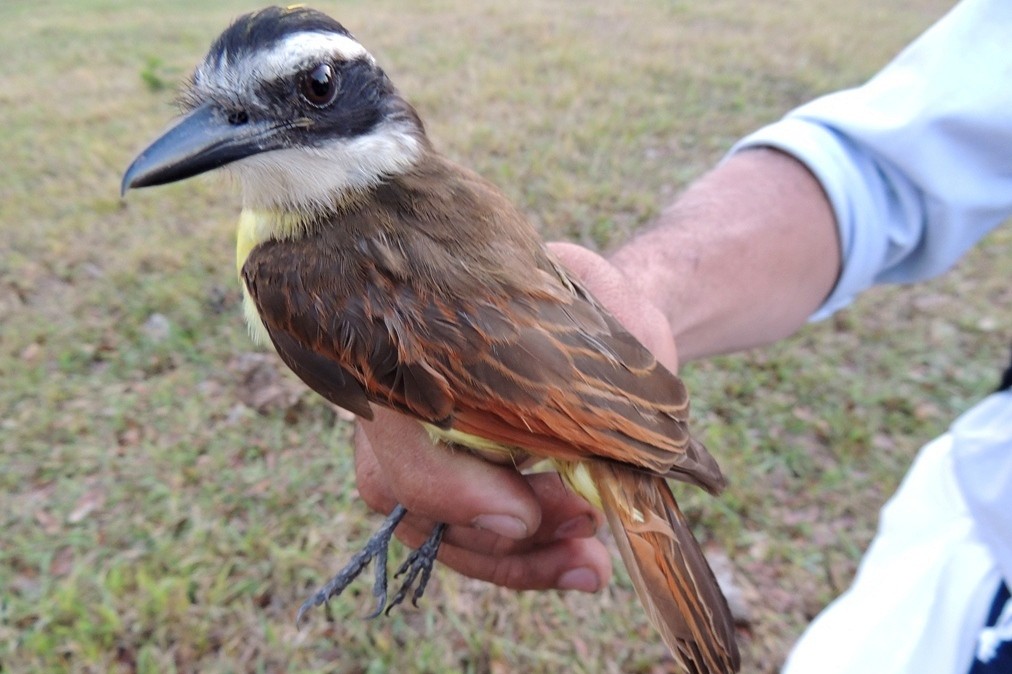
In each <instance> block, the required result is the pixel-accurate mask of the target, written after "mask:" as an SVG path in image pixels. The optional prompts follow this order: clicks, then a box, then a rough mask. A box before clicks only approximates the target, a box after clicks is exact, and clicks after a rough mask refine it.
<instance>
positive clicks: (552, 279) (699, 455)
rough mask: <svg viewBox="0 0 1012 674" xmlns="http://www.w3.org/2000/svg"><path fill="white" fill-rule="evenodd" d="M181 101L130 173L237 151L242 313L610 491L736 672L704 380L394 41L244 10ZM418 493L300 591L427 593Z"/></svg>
mask: <svg viewBox="0 0 1012 674" xmlns="http://www.w3.org/2000/svg"><path fill="white" fill-rule="evenodd" d="M180 99H181V107H182V108H183V111H182V112H183V114H182V116H181V117H180V118H179V119H178V120H177V121H175V122H174V123H173V124H172V125H171V126H170V127H169V128H168V130H167V131H165V132H164V133H163V134H162V135H161V136H160V137H158V138H157V139H156V140H155V141H154V142H152V143H151V144H150V145H149V146H148V147H147V148H146V149H145V150H143V151H142V152H141V153H140V154H139V155H138V156H137V157H136V158H135V159H134V161H133V162H132V163H131V164H130V166H129V168H128V169H127V170H126V172H125V174H124V176H123V181H122V185H121V194H122V195H125V194H126V192H127V191H128V190H130V189H135V188H141V187H148V186H154V185H161V184H165V183H171V182H175V181H179V180H183V179H185V178H189V177H192V176H196V175H198V174H203V173H206V172H209V171H214V170H217V169H222V170H223V171H224V172H225V173H227V174H229V175H231V177H232V178H233V179H234V182H235V183H236V184H237V186H238V188H239V191H240V192H241V198H242V211H241V214H240V217H239V225H238V232H237V241H236V264H237V275H238V279H239V283H240V286H241V289H242V305H243V313H244V317H245V320H246V322H247V323H248V326H249V330H250V333H251V336H252V338H253V339H254V340H255V341H257V342H259V343H262V344H267V345H272V346H273V348H274V350H275V351H276V352H277V354H278V355H279V356H280V358H281V360H282V361H283V362H284V363H285V364H286V365H287V366H288V367H289V368H290V369H291V370H292V371H294V372H295V374H296V375H298V377H299V378H301V379H302V381H303V382H304V383H305V384H307V385H308V386H309V387H310V388H311V389H313V390H314V391H316V392H317V393H318V394H320V395H321V396H323V397H324V398H326V399H327V400H329V401H330V402H332V403H334V404H336V405H338V406H340V407H342V408H344V409H346V410H348V411H350V412H352V413H354V414H355V415H357V416H359V417H361V418H364V419H371V418H372V417H373V410H374V408H375V407H377V406H378V407H382V408H389V409H392V410H395V411H397V412H400V413H402V414H404V415H406V416H408V417H411V418H413V419H415V420H417V421H418V422H420V423H421V424H423V425H424V427H425V428H426V429H427V430H428V431H429V434H430V436H431V437H432V438H433V440H434V441H435V442H437V443H443V444H446V445H448V446H451V447H454V448H465V449H471V450H474V451H476V452H480V453H481V455H483V456H488V455H490V454H493V455H500V456H502V457H507V458H508V459H511V460H515V461H519V460H521V459H520V457H535V458H537V459H539V460H547V461H549V462H550V463H551V464H552V465H553V467H554V468H555V469H556V470H557V471H558V472H559V474H560V475H561V477H562V479H563V480H564V481H565V483H566V484H567V485H568V486H569V488H571V489H573V490H574V491H575V492H576V493H578V494H580V495H581V496H582V497H583V498H585V499H587V500H588V501H589V502H590V503H591V504H593V505H594V506H596V507H598V508H600V509H602V510H603V511H604V513H605V517H606V519H607V521H608V523H609V526H610V528H611V530H612V531H613V533H614V537H615V540H616V543H617V547H618V549H619V553H620V555H621V557H622V559H623V562H624V564H625V566H626V568H627V570H628V573H629V576H630V578H631V580H632V583H633V585H634V587H635V590H636V593H637V595H638V597H639V599H640V601H641V603H642V604H643V606H644V607H645V610H646V613H647V615H648V617H649V619H650V621H651V622H652V623H653V625H654V626H655V627H656V629H657V630H658V631H659V633H660V635H661V637H662V639H663V641H664V642H665V644H666V645H667V646H668V648H669V649H670V650H671V652H672V654H673V656H674V657H675V658H676V659H677V660H678V662H680V663H681V665H682V667H683V668H684V669H685V671H687V672H707V673H714V672H717V673H724V672H735V671H738V669H739V667H740V655H739V651H738V646H737V643H736V641H735V632H734V623H733V620H732V617H731V613H730V611H729V609H728V605H727V602H726V600H725V598H724V596H723V594H722V593H721V590H720V587H719V586H718V584H717V582H716V580H715V578H714V575H713V572H712V571H711V569H710V567H709V565H708V563H707V561H706V558H705V556H704V555H703V552H702V550H701V549H700V546H699V544H698V542H697V541H696V540H695V538H694V536H693V534H692V531H691V529H690V525H689V522H688V521H687V519H686V517H685V516H684V515H683V513H682V512H681V510H680V509H679V507H678V504H677V503H676V501H675V498H674V496H673V494H672V492H671V489H670V487H669V485H668V483H667V479H668V478H673V479H676V480H680V481H683V482H687V483H690V484H693V485H696V486H698V487H701V488H703V489H704V490H706V491H708V492H710V493H712V494H718V493H719V492H720V491H721V490H722V489H723V488H724V486H725V483H726V480H725V478H724V476H723V474H722V473H721V471H720V468H719V466H718V465H717V462H716V461H715V459H714V458H713V457H712V456H711V455H710V454H709V452H708V451H707V450H706V448H705V447H704V446H703V445H702V444H701V443H700V442H699V441H698V440H697V439H696V438H695V437H693V435H692V434H691V433H690V431H689V428H688V416H689V400H688V393H687V391H686V387H685V386H684V384H683V383H682V381H681V380H680V379H679V378H678V377H677V376H676V375H675V374H673V373H672V372H670V371H669V370H667V369H665V368H664V366H662V365H661V364H660V363H658V362H657V360H656V358H655V357H654V356H653V355H652V354H651V353H650V351H648V350H647V349H646V348H645V347H644V346H642V345H641V344H640V343H639V342H638V341H637V340H636V339H635V338H634V337H632V335H630V334H629V332H628V331H626V330H625V329H624V328H623V327H622V325H620V324H619V323H618V321H617V320H616V319H615V318H614V317H613V316H612V315H611V314H610V313H609V312H608V311H607V310H606V309H605V308H603V307H602V305H601V304H600V303H599V302H598V301H597V300H596V299H595V298H594V297H593V295H592V294H591V293H590V292H589V291H588V290H587V289H586V288H585V287H584V286H583V285H582V284H581V283H580V281H579V280H578V279H576V278H574V277H573V276H571V275H570V274H569V273H567V271H566V270H565V269H564V268H563V267H562V265H561V264H560V263H559V262H558V261H557V260H556V259H555V258H554V257H553V255H552V254H551V252H550V251H549V250H548V248H547V247H546V246H545V244H544V242H543V240H542V239H541V237H540V235H539V233H538V232H537V231H536V229H535V228H534V226H533V225H532V224H531V223H530V221H529V219H528V218H527V217H526V216H525V215H524V214H523V212H521V210H519V209H518V208H517V207H516V206H515V205H514V204H512V203H511V202H510V200H509V199H508V198H507V197H506V196H505V195H504V194H503V192H502V191H501V190H500V189H499V188H497V187H496V186H495V185H493V184H492V183H490V182H489V181H487V180H486V179H484V178H482V177H480V176H479V175H478V174H476V173H475V172H473V171H471V170H469V169H467V168H465V167H463V166H460V165H459V164H457V163H455V162H454V161H451V160H450V159H449V158H447V157H446V156H444V155H443V154H441V153H440V152H439V151H438V150H437V149H436V148H435V147H434V145H433V143H432V142H431V141H430V139H429V137H428V136H427V134H426V131H425V127H424V125H423V122H422V120H421V118H420V117H419V115H418V113H417V112H416V110H415V109H414V108H413V107H412V106H411V104H410V103H409V102H408V101H407V99H406V98H405V97H404V96H402V95H401V93H400V92H399V91H398V89H397V88H396V87H395V86H394V85H393V83H392V81H391V80H390V78H389V77H388V76H387V75H386V73H385V71H384V70H383V69H382V68H381V67H380V66H379V65H378V64H377V61H376V59H375V58H374V56H373V55H372V54H371V53H370V52H369V51H367V50H366V48H365V47H364V46H363V45H362V44H361V43H360V42H359V41H358V40H357V39H356V38H355V37H354V36H353V35H352V34H351V33H350V32H349V31H348V30H346V29H345V28H344V26H343V25H342V24H341V23H339V22H338V21H336V20H335V19H333V18H331V17H330V16H328V15H326V14H324V13H321V12H318V11H315V10H313V9H309V8H306V7H302V6H296V7H287V8H281V7H268V8H265V9H262V10H259V11H256V12H252V13H249V14H246V15H244V16H241V17H239V18H238V19H236V20H235V21H234V22H233V23H232V24H231V25H230V26H229V27H228V28H227V29H226V30H225V31H224V32H223V33H222V34H221V35H220V36H219V37H218V38H217V39H216V40H215V41H214V42H213V44H212V45H211V47H210V49H209V51H208V53H207V55H206V56H205V57H204V59H203V60H202V61H201V62H200V63H199V65H198V66H197V67H196V69H195V70H194V72H193V74H192V76H191V77H190V78H189V80H188V82H187V83H186V84H185V85H184V90H183V91H182V93H181V96H180ZM405 512H406V511H405V509H404V508H403V506H400V505H398V506H397V507H396V508H394V510H393V511H392V512H391V513H390V515H389V516H388V518H387V519H386V520H385V521H384V523H383V526H382V527H380V529H379V530H378V531H377V532H376V533H375V534H374V535H373V536H372V538H370V539H369V541H368V542H367V544H366V546H365V547H364V548H363V550H362V551H361V552H359V553H358V554H356V555H355V556H354V557H353V559H352V561H351V562H350V563H349V564H348V566H346V567H345V568H344V569H342V571H341V572H340V573H338V574H337V575H336V576H335V577H334V578H333V579H332V580H331V581H330V582H329V583H327V584H326V585H324V586H323V587H322V588H321V589H320V590H319V591H318V592H316V593H315V594H314V595H312V596H311V597H310V598H309V599H307V600H306V602H305V603H304V604H303V605H302V607H301V608H300V611H299V615H298V618H297V621H301V620H302V619H303V617H304V615H305V614H306V612H307V611H308V610H310V609H311V608H312V607H313V606H316V605H319V604H321V603H323V602H325V601H327V600H328V599H330V598H331V597H333V596H336V595H337V594H339V593H340V592H341V591H343V589H344V588H345V587H347V585H348V584H350V583H351V582H352V580H353V579H354V578H355V577H356V576H358V575H359V574H360V573H361V572H362V570H363V569H364V568H365V566H366V565H367V564H368V563H369V562H370V561H371V560H375V562H376V565H375V566H376V568H375V571H374V572H375V574H376V578H375V586H374V595H375V596H376V599H377V609H376V611H375V612H374V614H373V615H377V614H378V613H379V612H380V611H382V610H383V609H384V606H386V610H387V611H389V609H390V608H392V607H393V606H395V605H397V604H399V603H400V602H401V601H402V600H403V599H404V598H405V596H406V593H407V592H408V591H409V589H410V587H411V586H412V584H413V583H415V582H416V580H417V585H416V586H415V587H414V590H413V595H412V601H413V602H417V601H418V599H419V598H420V597H421V595H422V592H423V591H424V588H425V584H426V582H427V580H428V578H429V573H430V572H431V570H432V567H433V565H434V562H435V558H436V556H437V554H438V548H439V545H440V541H441V537H442V534H443V531H444V530H445V525H437V526H436V527H435V529H434V530H433V533H432V536H431V537H430V538H429V540H428V541H426V543H425V544H424V545H423V546H421V547H420V548H419V549H418V550H415V551H414V552H412V553H411V555H410V556H409V557H408V559H407V561H405V563H404V565H402V567H401V569H400V571H399V572H398V573H402V572H403V573H405V574H406V576H407V579H406V580H405V582H404V585H403V586H402V587H401V588H400V590H399V591H398V593H397V595H396V596H395V597H394V598H393V600H392V601H391V602H390V603H389V605H387V572H386V564H387V554H388V553H387V545H388V543H389V541H390V539H391V536H392V535H393V531H394V529H395V528H396V526H397V524H398V522H399V521H400V520H401V518H403V516H404V514H405Z"/></svg>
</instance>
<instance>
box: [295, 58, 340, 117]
mask: <svg viewBox="0 0 1012 674" xmlns="http://www.w3.org/2000/svg"><path fill="white" fill-rule="evenodd" d="M299 93H301V94H302V97H303V98H304V99H306V102H307V103H309V104H310V105H313V106H316V107H318V108H325V107H327V106H328V105H330V104H331V103H333V102H334V99H335V98H337V74H336V73H334V69H333V68H331V67H330V64H329V63H321V64H319V65H318V66H314V67H313V68H310V69H309V70H307V71H305V72H303V73H302V76H301V77H300V78H299Z"/></svg>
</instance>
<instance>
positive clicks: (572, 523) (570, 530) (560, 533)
mask: <svg viewBox="0 0 1012 674" xmlns="http://www.w3.org/2000/svg"><path fill="white" fill-rule="evenodd" d="M595 533H597V526H595V524H594V518H593V517H591V516H590V515H577V516H576V517H574V518H573V519H571V520H566V521H565V522H563V523H562V524H560V525H559V528H558V529H556V530H555V538H556V539H557V540H559V539H563V538H588V537H590V536H593V535H594V534H595Z"/></svg>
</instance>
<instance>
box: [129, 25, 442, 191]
mask: <svg viewBox="0 0 1012 674" xmlns="http://www.w3.org/2000/svg"><path fill="white" fill-rule="evenodd" d="M182 101H183V106H184V109H185V111H186V114H185V115H184V116H183V117H182V118H181V119H179V120H178V121H176V122H175V123H174V124H173V125H172V126H171V127H170V128H169V129H168V130H167V131H166V132H165V133H164V134H163V135H162V136H161V137H160V138H158V139H157V140H156V141H154V142H153V143H152V144H151V145H150V146H148V148H147V149H145V150H144V151H143V152H141V153H140V155H138V156H137V158H136V159H135V160H134V161H133V163H132V164H131V165H130V167H129V168H128V169H127V171H126V174H125V175H124V176H123V184H122V191H123V192H124V193H125V192H126V190H128V189H131V188H136V187H147V186H150V185H161V184H165V183H170V182H175V181H177V180H182V179H183V178H188V177H190V176H195V175H198V174H200V173H204V172H207V171H211V170H213V169H217V168H221V167H226V170H228V171H229V172H230V173H233V174H234V175H235V177H236V178H237V179H238V181H239V184H240V185H241V187H242V192H243V202H244V204H245V205H247V206H253V207H268V208H282V209H287V210H297V211H313V210H320V209H327V208H331V207H333V206H334V205H335V204H339V203H341V202H343V201H344V200H345V199H347V198H348V197H349V196H350V195H353V194H354V193H356V192H359V191H361V190H365V189H368V188H369V187H372V186H374V185H376V184H378V183H379V182H381V181H382V180H383V179H384V178H386V177H388V176H391V175H395V174H398V173H402V172H404V171H406V170H408V169H409V168H410V167H411V166H412V165H413V164H414V163H415V162H416V161H417V160H418V159H419V157H420V156H421V154H422V152H423V151H424V149H425V147H426V145H427V141H426V139H425V133H424V130H423V128H422V124H421V122H420V121H419V119H418V116H417V115H416V114H415V112H414V110H413V109H412V108H411V106H410V105H408V104H407V103H406V102H405V101H404V100H403V99H402V98H401V97H400V96H399V95H398V94H397V92H396V90H395V89H394V87H393V85H392V84H391V82H390V80H389V79H388V78H387V76H386V75H385V74H384V72H383V71H382V70H381V69H380V68H379V67H378V66H377V65H376V61H375V59H374V58H373V57H372V55H371V54H370V53H369V52H368V51H366V50H365V48H364V47H363V46H362V45H361V44H359V43H358V42H357V41H356V40H355V38H354V37H352V35H351V34H350V33H349V32H348V31H347V30H345V28H344V27H343V26H342V25H341V24H340V23H338V22H337V21H335V20H333V19H332V18H330V17H329V16H327V15H325V14H322V13H320V12H317V11H314V10H311V9H307V8H303V7H294V8H288V9H282V8H279V7H269V8H267V9H264V10H261V11H258V12H254V13H252V14H247V15H245V16H243V17H240V18H239V19H238V20H236V21H235V23H233V24H232V25H231V26H230V27H229V28H228V29H227V30H226V31H225V32H224V33H222V34H221V36H220V37H219V38H218V39H217V40H215V42H214V44H212V45H211V49H210V51H208V53H207V56H206V57H205V58H204V60H203V62H201V64H200V65H199V66H197V68H196V70H195V71H194V73H193V76H192V78H191V80H190V82H189V85H188V87H187V88H186V90H185V91H184V92H183V95H182Z"/></svg>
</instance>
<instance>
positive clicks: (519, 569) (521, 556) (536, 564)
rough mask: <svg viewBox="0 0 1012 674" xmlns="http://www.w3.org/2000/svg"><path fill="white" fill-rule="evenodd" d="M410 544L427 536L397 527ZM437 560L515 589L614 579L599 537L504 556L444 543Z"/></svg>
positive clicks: (580, 586) (575, 586)
mask: <svg viewBox="0 0 1012 674" xmlns="http://www.w3.org/2000/svg"><path fill="white" fill-rule="evenodd" d="M398 537H399V538H401V540H402V541H404V542H405V543H406V544H407V545H409V546H411V547H418V546H420V545H421V544H422V543H423V542H424V541H425V539H426V538H427V535H424V534H419V533H417V532H415V531H414V530H408V531H407V532H405V533H404V534H401V533H400V529H399V528H398ZM438 559H439V561H440V562H442V563H443V564H445V565H446V566H448V567H450V568H451V569H453V570H454V571H457V572H458V573H462V574H464V575H465V576H468V577H470V578H476V579H478V580H483V581H487V582H490V583H494V584H496V585H500V586H502V587H507V588H511V589H514V590H549V589H558V590H580V591H582V592H597V591H598V590H600V589H601V588H603V587H604V586H605V585H606V584H607V583H608V581H609V580H610V578H611V573H612V564H611V555H610V554H609V552H608V549H607V548H606V547H605V546H604V544H603V543H602V542H601V541H600V540H598V539H597V538H569V539H564V540H560V541H556V542H555V543H552V544H551V545H547V546H543V547H539V548H537V549H535V550H532V551H530V552H523V553H517V554H511V555H505V556H490V555H481V554H478V553H475V552H472V551H470V550H464V549H461V548H458V547H456V546H454V545H448V544H445V543H444V544H443V545H442V546H441V547H440V550H439V555H438Z"/></svg>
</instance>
